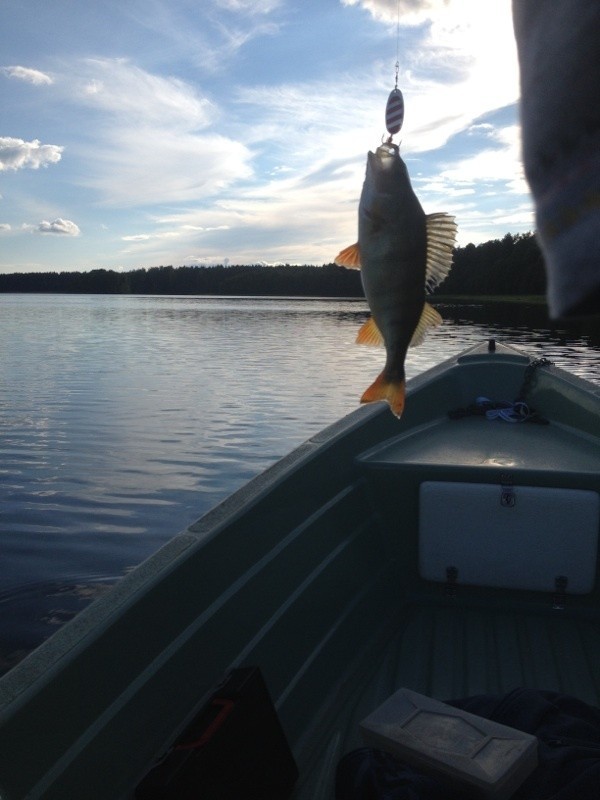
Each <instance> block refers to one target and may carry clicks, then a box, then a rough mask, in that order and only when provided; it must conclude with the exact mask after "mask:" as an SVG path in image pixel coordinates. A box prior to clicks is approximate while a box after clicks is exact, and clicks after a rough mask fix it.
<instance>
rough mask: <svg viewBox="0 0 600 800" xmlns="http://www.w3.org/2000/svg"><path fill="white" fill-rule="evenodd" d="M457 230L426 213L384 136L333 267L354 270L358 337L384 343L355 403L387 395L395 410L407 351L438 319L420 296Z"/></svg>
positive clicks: (449, 253) (400, 405)
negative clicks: (364, 314)
mask: <svg viewBox="0 0 600 800" xmlns="http://www.w3.org/2000/svg"><path fill="white" fill-rule="evenodd" d="M456 231H457V225H456V221H455V217H453V216H451V215H450V214H446V213H434V214H425V212H424V211H423V208H422V207H421V203H420V202H419V200H418V198H417V196H416V194H415V193H414V191H413V188H412V185H411V182H410V177H409V174H408V170H407V168H406V164H405V163H404V161H403V160H402V158H401V157H400V148H399V146H398V145H396V144H392V143H391V142H389V141H388V142H386V143H385V144H382V145H381V146H380V147H378V148H377V149H376V151H375V152H374V153H373V152H369V154H368V157H367V168H366V175H365V180H364V184H363V187H362V193H361V197H360V203H359V206H358V241H357V242H356V243H355V244H353V245H350V247H346V248H345V249H344V250H341V251H340V253H338V255H337V256H336V258H335V263H336V264H338V265H339V266H343V267H347V268H349V269H360V270H361V279H362V284H363V289H364V292H365V297H366V299H367V302H368V304H369V309H370V312H371V316H370V317H369V319H367V321H366V322H365V323H364V325H363V326H362V327H361V329H360V330H359V332H358V336H357V339H356V341H357V343H358V344H367V345H382V344H383V345H384V346H385V349H386V361H385V366H384V368H383V371H382V372H381V374H380V375H379V376H378V377H377V379H376V380H375V381H374V382H373V383H372V384H371V386H369V388H368V389H367V390H366V391H365V392H364V393H363V395H362V397H361V403H371V402H375V401H378V400H386V401H387V402H388V403H389V405H390V408H391V410H392V412H393V413H394V414H395V415H396V416H397V417H400V416H401V415H402V412H403V411H404V406H405V397H406V377H405V371H404V362H405V359H406V352H407V349H408V347H409V346H415V345H418V344H421V342H422V341H423V339H424V337H425V334H426V332H427V330H428V329H429V328H431V327H435V326H437V325H439V324H441V322H442V318H441V316H440V315H439V313H438V312H437V311H436V310H435V309H434V308H433V307H432V306H431V305H429V303H426V302H425V295H426V292H431V291H432V290H433V289H434V288H435V287H436V286H438V285H439V284H440V283H441V282H442V281H443V280H444V279H445V278H446V276H447V275H448V273H449V271H450V269H451V266H452V257H453V249H454V246H455V241H456Z"/></svg>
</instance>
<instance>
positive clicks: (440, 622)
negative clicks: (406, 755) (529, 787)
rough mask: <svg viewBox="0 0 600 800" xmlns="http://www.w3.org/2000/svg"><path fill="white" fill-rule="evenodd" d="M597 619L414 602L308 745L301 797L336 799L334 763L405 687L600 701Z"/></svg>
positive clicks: (439, 694)
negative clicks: (536, 692) (529, 692)
mask: <svg viewBox="0 0 600 800" xmlns="http://www.w3.org/2000/svg"><path fill="white" fill-rule="evenodd" d="M598 664H600V637H599V636H598V620H597V619H592V618H585V617H582V616H575V615H572V614H570V613H569V612H568V611H554V612H553V611H548V612H545V611H539V612H536V613H529V614H527V613H525V614H524V613H523V609H522V608H521V609H516V608H515V610H514V611H506V610H490V609H489V608H474V607H461V606H459V605H456V606H452V605H448V604H447V603H445V604H441V603H440V604H429V605H413V606H409V607H408V608H407V609H406V611H405V612H404V614H403V616H402V618H401V620H400V622H399V624H398V628H397V631H396V632H395V633H394V634H393V635H392V637H391V638H390V639H389V640H388V642H387V644H386V645H385V647H384V648H383V650H382V651H381V652H380V655H379V659H378V661H377V666H376V668H374V669H372V670H371V671H370V673H369V672H367V673H365V674H364V677H363V679H362V680H361V681H359V685H358V686H357V687H356V691H355V692H354V694H353V696H352V697H351V698H350V700H349V701H348V698H347V697H346V701H345V702H342V700H341V698H340V701H339V702H338V704H337V710H336V709H335V708H334V709H333V711H332V713H331V715H330V717H329V722H328V723H326V724H325V725H321V726H320V733H319V735H318V736H315V737H314V740H313V741H311V742H310V743H307V744H308V746H307V748H306V749H307V750H310V751H311V752H312V754H313V756H312V758H310V759H309V761H308V763H307V764H306V765H304V764H303V765H302V767H303V768H302V773H303V775H302V778H301V780H300V782H299V783H298V785H297V788H296V791H295V793H294V795H293V797H294V798H302V799H304V798H314V800H325V798H327V799H328V800H330V799H331V798H333V796H334V780H335V768H336V764H337V763H338V761H339V760H340V758H341V757H342V756H343V755H344V754H345V753H347V752H349V751H351V750H353V749H355V748H358V747H361V746H363V745H362V742H361V739H360V734H359V729H358V725H359V722H360V721H361V720H362V719H364V717H366V716H367V715H368V714H369V713H370V712H371V711H373V710H374V709H375V708H377V707H378V706H379V705H380V704H381V703H382V702H383V701H384V700H386V699H387V698H388V697H389V696H390V695H391V694H393V693H394V691H396V690H397V689H399V688H400V687H409V688H411V689H413V690H415V691H417V692H420V693H422V694H426V695H429V696H431V697H435V698H438V699H440V700H449V699H453V698H455V699H457V698H459V697H467V696H471V695H477V694H503V693H505V692H508V691H510V690H512V689H514V688H517V687H520V686H523V687H529V688H538V689H546V690H553V691H560V692H565V693H567V694H571V695H574V696H576V697H579V698H580V699H581V700H584V701H585V702H588V703H590V704H592V705H599V700H600V671H599V669H598V667H597V666H596V667H595V669H594V667H593V666H592V665H598Z"/></svg>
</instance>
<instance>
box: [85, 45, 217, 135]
mask: <svg viewBox="0 0 600 800" xmlns="http://www.w3.org/2000/svg"><path fill="white" fill-rule="evenodd" d="M76 87H77V88H76V94H75V97H73V98H72V99H74V100H76V102H79V103H83V104H84V105H87V106H90V107H92V108H95V109H97V110H99V111H102V112H108V113H109V114H111V115H113V116H114V117H115V118H116V119H118V120H120V121H121V122H122V123H127V124H132V123H136V124H138V123H143V124H157V125H162V126H164V127H170V128H172V127H184V128H186V129H188V130H198V129H201V128H205V127H207V126H208V125H209V124H210V123H211V122H213V121H214V119H215V117H216V115H217V111H216V107H215V106H214V104H213V103H212V102H211V101H210V100H209V99H208V98H207V97H202V96H201V95H200V94H199V93H198V91H197V90H196V89H195V88H194V87H192V86H190V85H189V84H187V83H185V82H184V81H182V80H180V79H179V78H169V77H167V78H164V77H161V76H159V75H153V74H152V73H150V72H147V71H145V70H143V69H141V68H140V67H137V66H135V65H134V64H131V63H130V62H129V61H127V60H126V59H108V58H104V59H102V58H96V59H91V58H90V59H85V60H83V61H82V62H81V63H80V64H79V65H78V74H77V79H76Z"/></svg>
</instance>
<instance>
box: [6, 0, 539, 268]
mask: <svg viewBox="0 0 600 800" xmlns="http://www.w3.org/2000/svg"><path fill="white" fill-rule="evenodd" d="M397 9H398V5H397V0H196V1H195V2H188V0H85V2H83V0H81V1H80V2H75V1H74V0H53V2H51V3H50V2H48V0H3V2H2V3H1V4H0V59H1V61H0V109H1V111H0V271H2V272H30V271H47V270H56V271H63V270H87V269H94V268H105V269H124V270H127V269H135V268H139V267H151V266H157V265H161V264H163V265H166V264H172V265H174V266H179V265H182V264H214V263H231V264H235V263H237V264H247V263H265V264H276V263H301V264H323V263H328V262H330V261H332V260H333V258H334V257H335V255H336V254H337V253H338V251H339V250H340V249H341V248H342V247H345V246H346V245H348V244H351V243H352V242H353V241H355V239H356V211H357V204H358V198H359V195H360V190H361V185H362V181H363V177H364V170H365V161H366V153H367V151H368V150H369V149H371V150H372V149H374V148H375V147H377V145H378V144H379V143H380V142H381V138H382V136H383V135H384V134H385V122H384V111H385V104H386V101H387V97H388V94H389V92H390V90H391V89H392V88H393V85H394V65H395V62H396V52H397V50H396V42H397V37H396V30H397ZM399 30H400V36H399V46H398V60H399V65H400V67H399V81H398V85H399V87H400V88H401V89H402V91H403V94H404V100H405V109H406V111H405V121H404V126H403V128H402V131H401V132H400V134H399V136H396V137H395V140H396V141H398V140H401V153H402V155H403V157H404V159H405V161H406V163H407V166H408V169H409V173H410V175H411V179H412V182H413V187H414V189H415V191H416V193H417V195H418V197H419V199H420V200H421V204H422V205H423V207H424V209H425V211H426V212H427V213H430V212H434V211H447V212H449V213H452V214H455V215H456V218H457V222H458V226H459V234H458V243H459V244H461V245H465V244H467V243H468V242H475V243H477V242H481V241H486V240H488V239H491V238H500V237H502V236H503V235H504V234H505V233H507V232H510V233H518V232H523V231H529V230H532V229H533V214H532V205H531V202H530V199H529V194H528V191H527V186H526V184H525V182H524V179H523V173H522V168H521V165H520V144H519V127H518V109H517V101H518V71H517V61H516V51H515V45H514V40H513V35H512V25H511V16H510V0H486V2H482V0H400V28H399Z"/></svg>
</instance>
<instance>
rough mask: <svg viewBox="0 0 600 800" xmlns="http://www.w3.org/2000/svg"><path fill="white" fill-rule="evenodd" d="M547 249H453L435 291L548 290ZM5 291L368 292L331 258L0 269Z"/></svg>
mask: <svg viewBox="0 0 600 800" xmlns="http://www.w3.org/2000/svg"><path fill="white" fill-rule="evenodd" d="M545 283H546V279H545V272H544V264H543V258H542V254H541V252H540V250H539V247H538V245H537V242H536V239H535V237H534V236H533V234H531V233H526V234H516V235H512V234H510V233H507V234H506V236H504V238H503V239H494V240H492V241H489V242H485V243H484V244H479V245H474V244H468V245H467V246H466V247H459V248H456V250H455V251H454V265H453V267H452V270H451V271H450V274H449V276H448V278H447V279H446V280H445V281H444V282H443V283H442V284H441V285H440V286H439V287H438V289H437V290H436V294H444V295H446V294H453V295H456V294H463V295H523V294H543V293H544V291H545ZM0 292H56V293H72V294H77V293H79V294H184V295H185V294H198V295H242V296H248V295H265V296H288V297H307V296H308V297H361V296H362V295H363V291H362V286H361V282H360V273H359V272H358V271H357V270H349V269H346V268H344V267H338V266H336V265H335V264H325V265H323V266H321V267H314V266H306V265H305V266H291V265H289V264H286V265H280V266H275V267H265V266H262V265H250V266H248V265H232V266H223V265H220V266H214V267H199V266H181V267H173V266H160V267H151V268H149V269H145V268H144V269H135V270H131V271H128V272H120V271H115V270H106V269H93V270H90V271H82V272H30V273H11V274H5V275H1V274H0Z"/></svg>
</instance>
